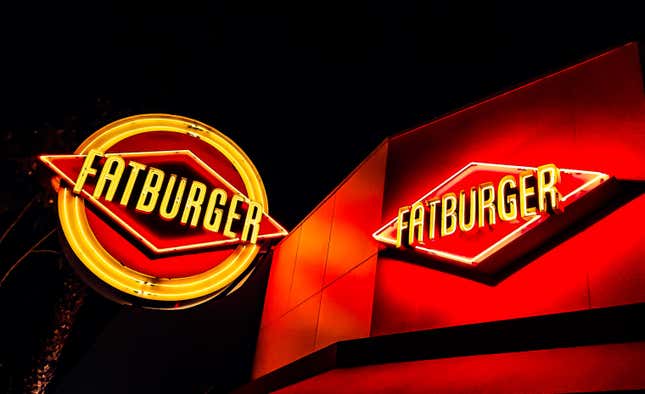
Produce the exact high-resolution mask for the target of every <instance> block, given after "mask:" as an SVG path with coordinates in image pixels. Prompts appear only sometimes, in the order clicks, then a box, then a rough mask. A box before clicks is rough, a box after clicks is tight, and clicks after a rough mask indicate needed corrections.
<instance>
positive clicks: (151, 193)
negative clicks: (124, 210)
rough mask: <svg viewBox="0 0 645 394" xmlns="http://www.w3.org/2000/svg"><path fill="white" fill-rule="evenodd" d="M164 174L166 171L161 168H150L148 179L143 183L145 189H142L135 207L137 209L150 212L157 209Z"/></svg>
mask: <svg viewBox="0 0 645 394" xmlns="http://www.w3.org/2000/svg"><path fill="white" fill-rule="evenodd" d="M164 176H165V173H164V172H163V171H161V170H160V169H158V168H154V167H150V168H148V175H146V180H145V182H144V183H143V189H141V194H140V195H139V200H138V201H137V206H136V208H135V209H136V210H137V211H139V212H146V213H150V212H152V211H153V210H154V209H155V206H156V205H157V199H158V198H159V190H161V185H162V182H163V178H164Z"/></svg>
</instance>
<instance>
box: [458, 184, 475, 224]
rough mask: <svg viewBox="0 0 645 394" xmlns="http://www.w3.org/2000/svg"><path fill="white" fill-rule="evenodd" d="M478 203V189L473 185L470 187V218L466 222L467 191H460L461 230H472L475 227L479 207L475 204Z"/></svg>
mask: <svg viewBox="0 0 645 394" xmlns="http://www.w3.org/2000/svg"><path fill="white" fill-rule="evenodd" d="M476 203H477V190H476V189H475V188H474V187H472V188H470V204H469V207H470V209H469V210H470V215H469V216H470V219H468V223H466V192H465V191H463V190H462V191H460V192H459V230H461V231H464V232H465V231H470V230H472V229H473V227H475V211H476V210H477V208H476V207H475V204H476Z"/></svg>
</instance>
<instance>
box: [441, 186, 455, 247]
mask: <svg viewBox="0 0 645 394" xmlns="http://www.w3.org/2000/svg"><path fill="white" fill-rule="evenodd" d="M449 201H450V207H448V202H449ZM456 211H457V196H456V195H455V193H446V194H444V195H443V196H442V197H441V236H442V237H445V236H446V235H450V234H452V233H454V232H455V230H457V212H456ZM448 219H450V225H448Z"/></svg>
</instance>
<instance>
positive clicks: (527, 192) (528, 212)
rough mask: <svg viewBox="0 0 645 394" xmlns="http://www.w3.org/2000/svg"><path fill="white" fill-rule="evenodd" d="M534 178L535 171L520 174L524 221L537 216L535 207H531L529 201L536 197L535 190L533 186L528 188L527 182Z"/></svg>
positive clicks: (521, 205)
mask: <svg viewBox="0 0 645 394" xmlns="http://www.w3.org/2000/svg"><path fill="white" fill-rule="evenodd" d="M532 177H533V171H531V170H527V171H522V172H520V175H519V183H520V216H522V217H523V218H524V219H526V218H528V217H530V216H535V215H536V214H537V212H536V209H535V207H531V206H529V201H528V199H529V198H530V197H532V196H534V195H535V188H534V187H533V186H528V185H527V184H526V181H528V180H529V179H531V178H532Z"/></svg>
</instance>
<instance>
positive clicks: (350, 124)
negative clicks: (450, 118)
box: [0, 1, 645, 392]
mask: <svg viewBox="0 0 645 394" xmlns="http://www.w3.org/2000/svg"><path fill="white" fill-rule="evenodd" d="M638 4H639V2H638V1H634V2H621V1H608V2H602V3H600V2H598V3H596V2H589V1H567V2H565V1H540V2H526V3H524V2H522V4H520V2H516V1H508V2H495V3H484V2H478V3H477V4H471V3H470V2H456V1H446V2H439V1H416V2H415V1H393V2H381V1H370V2H368V1H346V2H329V1H324V2H309V1H302V2H269V1H220V2H215V1H214V2H204V3H187V2H183V1H182V2H174V3H162V2H143V3H137V4H133V2H122V3H119V2H113V3H109V2H100V3H99V2H77V3H64V4H63V3H58V2H47V3H33V2H14V3H10V4H3V5H2V8H1V11H0V36H1V38H0V43H1V45H2V47H1V50H2V52H0V53H1V54H2V55H1V57H0V63H1V66H0V70H1V73H2V74H1V78H2V79H1V81H2V84H1V86H0V100H1V101H0V111H1V113H2V118H1V121H0V131H1V134H0V138H1V141H2V144H1V146H0V151H1V152H2V168H1V174H2V177H3V186H2V189H1V193H0V215H1V216H0V219H1V220H0V224H2V227H1V228H0V230H1V231H2V232H4V231H5V230H6V229H7V228H8V226H9V225H10V224H11V223H12V221H14V220H15V219H16V217H17V215H18V214H19V212H20V211H21V209H22V208H23V207H24V206H25V204H27V203H28V201H30V200H31V198H32V197H33V196H34V195H35V196H38V198H37V202H36V203H34V205H33V207H31V208H30V209H29V211H28V213H27V214H26V215H25V216H24V218H23V219H22V220H21V222H20V223H19V224H18V225H16V226H15V228H14V229H13V230H12V232H11V233H10V234H9V235H8V236H7V237H6V238H5V239H4V240H3V241H2V243H0V253H1V254H0V256H2V261H0V274H3V275H4V273H5V272H6V271H7V269H8V267H10V266H11V264H12V263H13V262H14V261H15V260H16V259H18V258H19V257H20V256H22V255H23V254H24V252H25V251H26V250H27V249H28V247H29V246H31V245H32V244H33V243H34V242H35V241H36V240H38V239H39V238H40V237H42V235H43V234H45V233H46V231H47V230H48V229H49V228H51V227H52V226H54V225H55V223H56V222H55V221H56V218H55V211H54V210H53V207H52V204H51V202H50V201H49V200H50V199H51V197H52V195H51V194H48V193H50V192H49V191H48V185H47V179H48V175H47V174H46V173H45V172H44V171H43V170H42V169H41V168H40V167H39V166H38V165H37V164H36V161H35V155H37V154H38V153H44V152H47V153H64V152H71V151H72V150H74V148H75V147H76V146H77V145H78V144H79V143H80V142H81V141H82V140H83V139H84V138H85V137H86V136H87V135H89V134H90V133H92V132H93V131H95V130H96V129H98V128H99V127H101V126H103V125H105V124H107V123H109V122H110V121H113V120H116V119H119V118H121V117H124V116H128V115H134V114H139V113H150V112H164V113H172V114H178V115H184V116H189V117H192V118H195V119H198V120H200V121H203V122H205V123H207V124H210V125H212V126H214V127H216V128H218V129H219V130H220V131H222V132H223V133H225V134H226V135H228V136H229V137H230V138H232V139H233V140H234V141H236V142H237V144H238V145H239V146H240V147H242V149H244V150H245V152H246V153H247V154H248V156H249V157H250V158H251V160H252V161H253V162H254V163H255V165H256V167H257V168H258V170H259V172H260V174H261V176H262V178H263V180H264V183H265V186H266V189H267V194H268V196H269V202H270V204H269V205H270V213H271V215H272V216H273V217H274V218H276V219H277V220H278V221H280V222H281V223H283V224H284V226H285V227H287V228H288V229H291V228H293V226H295V225H296V224H297V223H298V222H299V221H300V220H302V219H303V218H304V217H305V215H306V214H307V213H308V212H309V211H310V210H311V209H312V208H313V207H314V206H315V205H317V204H318V203H319V202H320V201H321V200H322V199H323V198H324V197H325V196H326V195H327V194H328V193H329V192H330V191H331V190H332V189H333V188H334V187H335V186H336V185H337V184H338V183H340V182H341V181H342V179H343V178H344V177H345V176H346V175H348V174H349V172H350V171H351V170H352V169H353V168H354V167H355V166H356V165H357V164H358V163H359V162H360V161H361V160H362V159H363V158H364V157H365V156H366V155H367V154H368V153H369V152H370V151H371V150H373V149H374V148H375V147H376V146H377V145H378V143H380V142H381V141H382V140H383V139H384V138H385V137H387V136H388V135H391V134H394V133H398V132H401V131H404V130H406V129H409V128H412V127H414V126H418V125H420V124H423V123H424V122H427V121H429V120H431V119H433V118H435V117H437V116H440V115H441V114H444V113H446V112H449V111H453V110H455V109H458V108H460V107H463V106H465V105H468V104H470V103H473V102H475V101H477V100H480V99H482V98H485V97H487V96H491V95H494V94H496V93H499V92H501V91H504V90H507V89H509V88H512V87H514V86H516V85H518V84H521V83H523V82H526V81H528V80H531V79H535V78H537V77H539V76H542V75H544V74H547V73H550V72H553V71H557V70H558V69H560V68H562V67H565V66H567V65H570V64H572V63H575V62H578V61H580V60H584V59H585V58H588V57H590V56H593V55H596V54H598V53H600V52H602V51H604V50H607V49H611V48H613V47H616V46H619V45H622V44H624V43H626V42H628V41H632V40H639V39H641V38H642V37H643V33H645V17H644V15H645V14H644V13H643V12H642V10H641V9H640V7H638ZM54 238H55V237H54ZM47 242H48V244H46V245H45V246H47V247H48V248H49V249H52V250H57V247H58V246H57V240H56V239H50V240H49V241H47ZM52 261H54V263H52ZM267 268H268V267H267V266H266V264H261V265H260V268H259V269H258V272H257V273H256V275H254V277H253V278H252V280H251V281H250V282H249V283H248V284H247V285H245V287H244V288H243V289H242V290H241V291H239V292H237V293H235V294H234V295H233V296H231V297H229V298H227V299H225V300H221V301H217V302H213V303H209V304H207V305H204V306H202V307H199V308H196V309H194V310H191V311H186V312H179V313H174V314H173V313H171V312H150V311H142V310H137V309H132V308H125V307H120V306H117V305H115V304H112V303H111V302H109V301H106V300H104V299H103V298H101V297H100V296H97V295H95V294H94V293H93V292H91V291H90V292H89V293H88V296H87V297H86V299H85V304H84V305H83V307H82V308H81V310H80V312H79V316H78V319H76V323H75V325H74V328H73V330H72V334H71V335H70V339H69V342H68V346H67V347H66V348H65V350H64V352H63V353H62V356H61V358H60V362H59V363H58V372H59V373H58V374H57V375H56V378H55V379H54V381H53V382H52V384H51V385H50V391H53V390H55V389H57V390H60V391H61V392H88V391H90V390H92V391H98V392H125V391H133V392H134V391H139V392H141V391H143V392H180V391H181V392H204V391H206V390H209V389H210V390H212V391H215V392H219V391H226V390H228V389H230V388H232V387H235V386H237V385H239V384H240V383H242V382H244V381H246V380H247V379H248V377H249V373H250V366H251V363H252V355H253V350H254V349H253V348H254V346H255V339H256V335H257V324H258V321H259V318H260V316H259V315H260V311H261V308H262V298H263V290H264V286H265V283H266V272H267ZM65 270H66V268H65V264H64V263H61V261H60V259H57V258H53V257H52V256H49V255H47V254H46V253H43V254H41V255H33V256H30V257H28V258H26V259H25V260H24V261H23V263H22V264H21V265H19V266H18V268H16V270H15V271H14V272H13V273H12V276H11V277H10V279H9V280H7V282H6V284H5V285H4V286H3V287H2V288H0V303H1V304H2V306H3V310H4V312H3V313H2V315H1V316H2V317H1V319H2V320H1V324H2V331H1V332H0V333H1V334H2V336H1V337H0V363H1V364H0V378H1V381H0V391H1V390H2V389H3V388H6V389H7V390H9V389H11V390H19V389H18V387H20V385H21V384H22V383H21V382H22V379H23V377H24V376H25V375H28V374H29V373H30V372H29V371H30V368H32V366H33V363H34V357H38V354H39V352H40V350H39V349H41V348H42V341H43V338H45V337H47V335H49V334H48V333H50V332H51V330H52V328H51V327H50V326H49V325H48V324H49V323H51V315H52V312H51V311H52V310H53V309H54V308H55V305H56V302H55V300H56V299H57V297H59V295H60V294H61V292H62V291H63V290H61V289H62V287H61V278H62V277H64V275H66V274H65Z"/></svg>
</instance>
